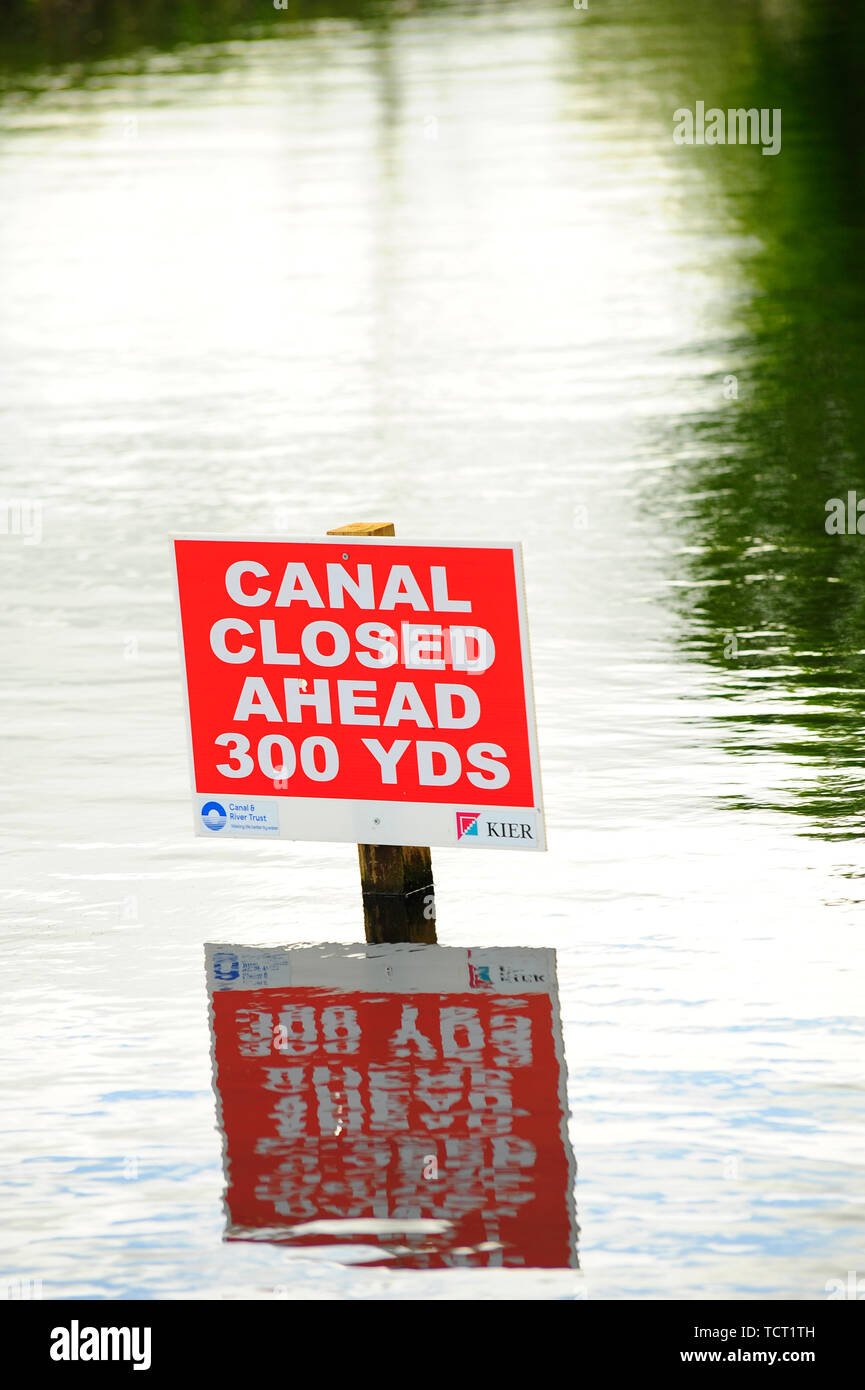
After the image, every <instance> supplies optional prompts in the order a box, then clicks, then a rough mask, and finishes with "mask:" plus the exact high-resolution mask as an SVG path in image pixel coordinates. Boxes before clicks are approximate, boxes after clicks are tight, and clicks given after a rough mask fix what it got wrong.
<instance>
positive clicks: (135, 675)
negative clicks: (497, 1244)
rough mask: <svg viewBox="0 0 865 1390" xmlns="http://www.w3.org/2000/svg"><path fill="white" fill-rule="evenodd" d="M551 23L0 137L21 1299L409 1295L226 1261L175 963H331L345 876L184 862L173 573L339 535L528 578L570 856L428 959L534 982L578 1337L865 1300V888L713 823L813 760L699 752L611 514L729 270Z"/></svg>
mask: <svg viewBox="0 0 865 1390" xmlns="http://www.w3.org/2000/svg"><path fill="white" fill-rule="evenodd" d="M574 23H575V15H574V12H573V11H571V10H570V9H569V10H568V11H567V12H563V11H562V10H561V9H560V8H557V7H555V6H548V7H539V8H533V9H532V10H531V12H528V11H526V12H521V11H520V10H518V9H514V10H508V11H507V12H506V13H504V14H501V13H497V14H496V15H495V16H484V15H483V14H478V15H476V16H474V17H473V18H471V19H467V18H466V17H465V16H460V15H450V14H448V13H447V12H443V13H440V14H437V15H414V16H409V17H407V18H406V19H405V21H404V22H400V23H399V24H397V25H396V26H395V27H394V28H393V29H392V31H391V33H390V35H389V37H387V39H386V40H385V39H383V38H377V39H376V38H373V37H371V36H370V35H369V34H367V33H365V32H364V31H362V30H361V29H359V28H356V27H354V26H350V25H347V24H321V25H318V26H313V27H312V28H311V29H309V30H308V31H306V32H304V33H302V34H301V33H299V34H297V35H294V36H292V37H291V39H285V40H276V41H261V42H255V43H236V44H231V45H226V46H225V47H224V48H216V49H213V50H208V51H207V52H191V53H189V52H188V53H186V54H185V55H184V56H183V58H182V59H177V58H166V57H153V58H152V59H150V60H148V61H147V62H146V63H144V64H143V66H142V69H141V71H140V72H138V73H136V74H126V73H123V72H120V71H110V70H109V71H106V73H105V74H104V83H103V85H102V86H98V85H97V86H93V87H90V88H86V89H76V90H66V89H64V88H63V87H62V86H61V85H56V86H54V87H52V88H50V89H49V90H47V91H46V92H45V93H44V94H43V95H42V96H41V97H39V98H38V99H37V100H35V101H34V102H32V103H30V104H28V103H23V102H21V103H18V102H9V103H7V104H6V105H5V106H4V107H3V108H2V109H0V121H2V128H3V129H2V136H3V139H2V149H0V198H2V203H3V207H4V210H5V211H4V217H3V219H2V222H0V292H2V297H3V303H4V315H3V324H2V328H0V333H2V381H3V402H4V404H3V407H2V411H3V427H4V437H5V440H6V449H5V462H4V483H3V487H4V490H5V493H6V495H7V496H10V497H16V498H33V497H38V500H39V501H40V503H41V505H42V520H43V538H42V543H41V545H38V546H36V545H24V544H19V543H18V540H17V538H16V537H15V536H13V535H6V536H2V537H0V571H2V577H3V589H4V596H5V597H4V612H3V626H4V635H3V650H4V663H5V676H6V679H5V681H4V754H5V767H6V776H5V778H4V788H5V790H4V794H3V798H2V804H0V832H2V846H3V857H4V880H3V889H2V893H3V899H4V906H5V917H6V923H7V925H6V927H5V940H6V950H7V955H6V967H5V971H4V979H5V982H6V986H7V992H8V998H7V1000H6V1002H5V1004H4V1012H3V1020H2V1029H3V1034H4V1043H5V1050H6V1055H7V1056H9V1057H11V1058H12V1059H13V1063H12V1068H11V1073H10V1070H9V1068H8V1067H7V1073H6V1075H7V1080H6V1087H5V1107H4V1109H5V1118H6V1123H7V1129H8V1137H7V1142H6V1146H5V1153H6V1157H5V1164H4V1168H3V1175H2V1200H3V1205H4V1220H3V1236H2V1237H0V1239H2V1241H3V1255H2V1260H0V1273H4V1275H5V1274H8V1275H9V1277H13V1276H15V1277H18V1276H21V1277H28V1276H32V1277H40V1278H41V1279H42V1280H43V1286H44V1290H45V1294H46V1296H52V1295H56V1294H60V1295H63V1296H71V1295H76V1296H105V1295H109V1296H135V1295H143V1296H156V1297H165V1296H172V1297H173V1296H190V1295H191V1296H196V1295H198V1296H228V1297H232V1296H250V1295H252V1296H274V1290H277V1291H282V1292H283V1293H285V1295H286V1296H290V1297H307V1296H315V1297H323V1296H333V1295H338V1296H341V1297H392V1296H393V1297H403V1296H412V1294H411V1292H408V1293H407V1291H406V1287H405V1285H403V1284H401V1283H399V1281H398V1280H396V1278H395V1276H393V1275H391V1274H390V1273H389V1272H388V1271H387V1270H379V1271H376V1272H375V1273H374V1274H373V1273H372V1272H370V1271H365V1279H364V1281H361V1280H360V1278H359V1276H358V1275H357V1274H356V1273H355V1272H354V1271H353V1270H352V1268H349V1267H348V1265H347V1264H344V1263H342V1262H340V1261H338V1260H336V1259H333V1260H327V1259H322V1258H321V1257H320V1256H318V1255H317V1256H316V1257H315V1258H312V1257H311V1256H308V1255H304V1256H302V1257H301V1256H298V1255H297V1254H296V1253H294V1254H292V1255H289V1254H287V1253H286V1252H285V1251H284V1250H282V1249H279V1248H273V1247H271V1246H269V1245H267V1244H266V1243H258V1242H256V1243H242V1242H236V1243H231V1244H229V1245H225V1244H224V1243H223V1242H222V1239H221V1235H222V1230H221V1215H220V1196H221V1188H222V1172H221V1163H220V1154H219V1145H218V1137H217V1135H216V1133H215V1130H214V1127H213V1107H212V1093H211V1084H210V1058H209V1046H208V1035H207V1028H206V1020H205V1010H204V1006H203V992H202V988H201V979H200V976H201V943H202V942H203V941H204V940H206V939H208V940H214V939H229V940H231V941H237V942H241V943H243V942H246V943H252V942H262V941H266V942H271V943H274V944H282V943H284V942H287V941H299V940H310V939H316V940H336V941H341V942H351V941H353V940H356V939H357V937H358V935H359V934H360V931H361V927H360V923H361V908H360V894H359V885H358V882H357V867H356V856H355V853H354V850H353V849H352V847H350V846H345V847H339V846H336V847H334V846H320V847H318V846H314V845H298V846H296V847H292V846H279V847H268V846H264V845H262V846H257V845H246V844H244V845H239V846H234V845H224V844H221V845H219V846H217V845H209V844H204V843H201V842H195V841H194V840H193V839H192V837H191V835H190V833H189V829H188V827H189V791H188V784H187V771H186V751H185V738H184V729H183V715H182V695H181V685H180V664H179V659H178V655H177V647H176V637H175V628H174V622H175V619H174V609H173V600H172V593H171V572H170V564H169V551H168V544H167V537H168V536H169V535H170V534H180V533H186V532H208V531H212V532H216V533H225V532H231V531H237V532H239V533H242V532H248V533H251V532H255V531H262V532H264V533H266V534H268V535H270V534H272V533H273V532H274V529H275V528H276V529H282V528H285V529H286V530H287V531H288V532H290V533H291V534H293V535H301V534H304V533H309V534H311V535H315V534H322V533H324V532H325V531H326V530H327V529H328V527H331V526H334V525H338V524H341V523H343V522H347V521H351V520H356V519H366V518H374V519H379V518H383V519H394V520H395V521H396V523H397V528H398V532H402V533H403V534H405V535H417V536H428V537H429V538H431V539H435V538H448V537H452V536H453V537H465V538H487V537H489V538H500V537H502V536H504V537H506V538H510V537H517V536H519V537H522V539H523V541H524V543H525V553H526V567H527V579H528V591H529V612H530V622H531V628H532V647H533V664H534V672H535V682H536V689H537V697H538V706H539V722H540V743H541V758H542V766H543V776H544V787H545V798H546V805H547V816H548V824H549V830H550V844H551V851H550V853H549V854H548V855H547V856H546V857H545V859H544V861H543V864H542V866H541V868H540V869H538V868H534V867H533V869H532V872H531V873H527V871H526V868H525V865H524V863H523V862H521V860H520V859H518V857H517V856H503V855H495V856H483V855H472V856H471V861H470V862H469V861H468V860H466V859H464V858H462V857H461V856H460V854H459V852H458V851H454V852H439V853H437V854H436V855H435V856H434V865H435V872H436V886H437V892H436V902H437V908H438V913H439V921H438V931H439V939H440V940H441V941H442V942H444V943H446V944H447V945H451V946H468V945H472V946H478V945H479V946H488V947H493V946H495V947H506V946H521V945H540V946H547V947H554V948H555V949H556V950H557V952H558V960H559V979H560V988H561V1003H562V1014H563V1025H564V1033H565V1047H566V1051H567V1055H568V1059H569V1064H570V1104H571V1109H572V1115H573V1120H572V1137H573V1144H574V1148H575V1150H576V1151H577V1152H578V1153H579V1156H580V1165H581V1169H580V1194H579V1196H580V1213H581V1226H582V1237H581V1252H582V1264H583V1268H584V1271H585V1278H586V1286H587V1289H588V1292H589V1294H590V1296H593V1297H630V1296H641V1297H658V1296H676V1297H704V1296H720V1297H741V1296H746V1295H749V1294H752V1293H759V1294H764V1295H767V1296H770V1297H777V1298H813V1297H821V1296H823V1291H824V1285H825V1281H826V1280H827V1279H830V1278H834V1277H839V1276H843V1275H844V1273H845V1271H846V1270H847V1269H848V1268H856V1267H857V1264H858V1267H859V1268H861V1267H862V1260H863V1259H865V1255H863V1250H862V1235H861V1231H862V1225H861V1218H862V1185H861V1149H860V1145H859V1144H858V1143H857V1139H858V1115H859V1113H860V1111H861V1104H862V1083H861V1064H860V1056H861V1025H860V1024H858V1023H857V1022H856V1019H857V1015H858V1014H859V1012H860V1004H861V989H860V987H859V985H858V981H857V967H858V966H861V961H862V942H861V932H860V931H859V930H858V897H859V896H861V895H860V894H859V890H858V886H857V883H858V879H859V878H860V877H861V872H862V871H861V866H860V865H859V863H858V860H857V858H856V857H855V855H854V853H853V851H852V849H851V848H850V847H849V846H845V845H844V844H840V845H839V844H832V843H826V842H824V841H821V840H817V839H814V840H805V839H803V838H800V836H799V835H798V834H797V833H796V831H797V830H799V829H801V828H802V827H801V825H800V826H792V825H791V824H790V822H789V821H788V820H787V819H786V818H785V817H783V816H782V815H780V814H779V813H778V812H776V811H774V810H771V809H766V810H765V811H764V812H752V813H751V814H750V815H749V816H748V818H747V819H745V818H744V817H743V816H741V815H737V814H736V813H735V812H733V811H731V810H729V809H727V805H728V804H729V803H728V801H727V798H729V797H730V796H731V795H738V796H745V795H747V797H748V800H749V802H750V803H751V804H757V805H759V804H761V801H762V800H763V797H762V794H763V792H764V791H765V789H767V788H774V787H775V786H777V785H778V784H780V783H783V782H784V780H785V779H789V778H791V777H792V776H793V775H794V772H795V765H794V763H793V761H792V760H789V761H788V760H786V759H784V758H783V757H782V756H781V755H780V754H775V755H772V754H769V753H767V752H763V753H755V754H754V755H753V756H751V757H749V758H748V759H742V758H739V759H731V758H730V756H729V755H728V753H727V752H726V751H723V750H722V749H721V748H719V745H718V737H717V728H716V724H715V722H714V714H715V713H716V712H718V711H717V707H716V706H713V705H712V703H711V702H710V701H709V699H708V697H709V696H710V695H711V696H712V697H713V698H714V695H715V686H714V684H713V682H712V680H711V678H710V676H709V674H707V673H706V672H705V671H704V670H703V669H702V668H701V667H699V666H697V665H695V664H690V663H686V662H685V660H684V659H683V656H682V652H681V648H680V645H679V641H678V639H679V636H680V632H679V630H678V626H677V624H676V623H675V622H674V621H673V620H672V619H671V617H670V611H669V608H668V606H667V603H666V594H667V584H668V582H669V581H670V579H671V578H672V577H678V576H677V572H675V573H671V569H670V565H669V560H670V551H671V542H669V540H668V539H667V536H666V534H665V530H664V525H663V518H653V517H651V516H647V515H646V514H645V513H643V512H641V511H640V510H639V508H638V505H637V500H636V493H635V489H634V486H633V483H634V479H635V478H637V477H639V476H640V475H642V474H643V473H645V472H646V471H648V470H653V469H659V468H663V467H665V466H667V465H668V464H669V462H670V461H669V460H668V459H666V458H664V457H661V456H659V450H658V445H657V429H656V426H657V422H658V421H659V420H660V419H662V418H667V417H670V416H676V415H677V414H684V413H686V412H687V411H688V410H690V409H691V407H692V406H693V403H694V400H695V399H696V398H697V396H698V393H699V390H700V380H701V374H702V373H704V372H705V371H707V370H715V369H718V368H719V366H720V365H723V362H724V356H725V351H726V348H725V345H724V344H723V343H720V344H719V343H718V341H717V337H716V333H715V326H714V324H715V321H714V318H713V314H714V311H715V309H716V308H717V304H718V301H719V299H721V298H722V297H724V296H725V295H727V294H728V293H730V292H731V291H730V289H729V286H728V285H726V284H723V285H722V284H720V283H719V282H718V281H717V280H716V279H715V278H714V276H715V267H716V265H717V261H716V259H715V255H716V252H717V251H718V250H719V247H722V246H724V245H725V244H726V243H725V242H724V237H723V233H717V232H716V234H715V237H714V238H713V239H709V240H707V239H706V237H705V234H704V232H703V231H701V228H700V224H699V223H698V222H695V221H694V220H693V219H691V218H689V217H688V216H686V215H684V213H685V212H686V211H687V207H688V205H689V200H690V199H693V198H694V197H696V196H698V194H699V188H698V184H697V181H696V178H695V177H694V175H693V171H692V170H690V168H689V166H687V165H685V164H683V163H681V162H677V161H675V160H674V158H673V147H672V145H671V143H670V142H669V140H668V134H669V132H668V130H667V128H666V126H664V125H663V123H662V121H661V120H660V118H658V119H657V120H656V118H655V115H654V114H653V108H652V103H651V101H650V100H649V99H648V98H647V96H646V94H645V89H644V87H643V85H642V77H643V75H644V74H643V73H642V72H641V70H640V68H639V66H638V65H637V66H632V67H627V66H625V67H624V68H622V70H621V72H620V73H619V74H618V75H617V81H616V88H615V97H614V98H612V97H611V96H610V88H609V86H608V85H607V83H606V80H605V74H606V73H607V69H606V67H605V59H604V50H603V33H602V31H601V30H598V29H595V30H594V31H590V30H588V29H587V30H586V31H585V35H584V36H583V37H580V35H578V34H575V31H574V27H573V26H574ZM432 118H434V124H432V123H431V122H432ZM764 162H768V161H764ZM730 235H731V236H732V232H731V233H730ZM732 292H733V293H735V292H736V289H735V287H734V289H733V291H732ZM827 905H829V906H831V910H828V909H827ZM366 1275H369V1278H368V1279H367V1278H366ZM405 1278H406V1279H417V1280H418V1281H419V1282H417V1283H415V1284H414V1285H412V1286H411V1287H412V1288H413V1289H414V1291H415V1292H416V1293H421V1292H423V1294H424V1296H443V1297H448V1296H457V1297H458V1296H459V1290H460V1287H461V1286H460V1284H459V1282H458V1281H459V1278H460V1276H459V1274H458V1273H456V1272H453V1271H444V1272H442V1273H441V1275H438V1274H434V1273H430V1274H426V1273H420V1272H412V1273H411V1274H408V1273H407V1274H406V1275H405ZM509 1278H512V1279H514V1280H516V1287H517V1288H518V1291H519V1295H520V1296H547V1295H548V1294H550V1292H551V1287H552V1286H551V1285H550V1283H549V1280H548V1276H546V1275H544V1274H542V1273H540V1272H525V1273H522V1272H520V1273H516V1274H513V1275H512V1276H509ZM447 1280H452V1281H454V1282H451V1283H447V1282H446V1281H447ZM509 1287H512V1286H509ZM276 1296H280V1294H279V1293H277V1294H276Z"/></svg>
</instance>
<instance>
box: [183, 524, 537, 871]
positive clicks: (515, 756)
mask: <svg viewBox="0 0 865 1390" xmlns="http://www.w3.org/2000/svg"><path fill="white" fill-rule="evenodd" d="M174 555H175V563H176V568H177V585H178V597H179V604H180V625H181V633H182V641H183V653H184V662H185V669H186V688H187V701H188V714H189V730H190V740H191V749H192V766H193V777H194V786H195V793H196V830H197V832H198V833H199V834H201V835H205V836H213V835H222V836H226V835H229V836H230V835H247V836H250V835H251V836H283V837H286V838H289V839H304V840H307V839H308V840H349V841H353V842H358V843H364V844H407V845H416V844H432V845H470V846H471V845H475V846H477V845H484V846H486V847H492V848H495V847H499V848H512V849H514V848H518V849H543V848H545V843H544V831H543V818H542V812H541V800H540V780H539V775H538V760H537V747H536V738H535V720H534V707H533V700H532V689H531V679H530V672H529V659H528V640H527V632H526V615H525V601H524V593H523V578H522V562H521V555H520V550H519V547H518V546H514V545H488V546H468V545H454V544H451V545H425V544H415V543H412V544H408V543H406V542H401V541H398V540H392V539H390V538H384V537H355V536H351V537H346V536H336V537H330V536H329V537H327V538H323V539H321V540H315V541H260V542H255V541H237V540H217V539H187V540H177V541H175V542H174ZM513 826H517V827H518V829H517V831H516V833H514V832H513Z"/></svg>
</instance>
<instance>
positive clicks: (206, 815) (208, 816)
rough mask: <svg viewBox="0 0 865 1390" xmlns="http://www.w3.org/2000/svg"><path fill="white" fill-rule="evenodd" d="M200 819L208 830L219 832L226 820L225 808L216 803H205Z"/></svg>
mask: <svg viewBox="0 0 865 1390" xmlns="http://www.w3.org/2000/svg"><path fill="white" fill-rule="evenodd" d="M201 819H202V820H203V821H204V824H205V825H206V826H207V828H208V830H221V829H222V827H223V826H224V825H225V822H226V821H227V820H228V816H227V815H226V812H225V807H224V806H220V804H219V802H218V801H207V802H205V804H204V805H203V806H202V808H201Z"/></svg>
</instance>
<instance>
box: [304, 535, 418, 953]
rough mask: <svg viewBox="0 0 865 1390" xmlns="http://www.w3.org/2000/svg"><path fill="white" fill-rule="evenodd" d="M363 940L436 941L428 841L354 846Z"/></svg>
mask: <svg viewBox="0 0 865 1390" xmlns="http://www.w3.org/2000/svg"><path fill="white" fill-rule="evenodd" d="M327 534H328V535H329V536H393V535H395V534H396V532H395V530H394V524H393V522H392V521H378V522H376V521H373V522H362V521H361V522H355V523H353V524H352V525H351V526H337V527H335V528H334V530H332V531H328V533H327ZM357 857H358V859H359V860H360V886H361V892H362V893H363V925H364V931H365V932H366V939H367V941H378V942H384V941H388V942H389V941H413V942H416V943H419V944H422V945H435V944H436V924H435V887H434V884H433V872H432V857H431V855H430V852H429V846H427V845H358V847H357Z"/></svg>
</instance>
